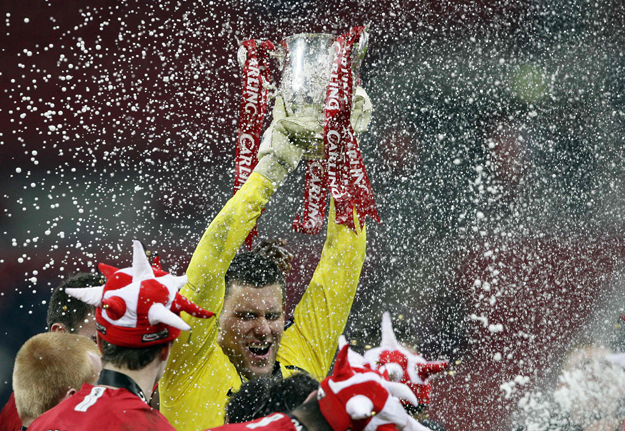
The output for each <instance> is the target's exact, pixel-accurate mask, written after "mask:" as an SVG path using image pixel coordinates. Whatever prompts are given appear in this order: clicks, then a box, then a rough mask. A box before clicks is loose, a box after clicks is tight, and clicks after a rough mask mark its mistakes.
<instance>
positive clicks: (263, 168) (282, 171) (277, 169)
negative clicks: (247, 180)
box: [254, 154, 289, 190]
mask: <svg viewBox="0 0 625 431" xmlns="http://www.w3.org/2000/svg"><path fill="white" fill-rule="evenodd" d="M254 172H256V173H258V174H261V175H262V176H263V177H265V178H266V179H268V180H269V181H271V184H272V185H273V188H274V190H277V189H278V187H280V186H281V185H282V182H283V181H284V179H285V178H286V176H287V175H288V174H289V171H288V170H287V168H286V167H284V165H282V164H281V163H280V162H279V161H278V159H276V158H275V157H274V156H273V155H272V154H267V155H266V156H265V157H263V158H262V159H261V160H260V161H259V162H258V164H257V165H256V167H255V168H254Z"/></svg>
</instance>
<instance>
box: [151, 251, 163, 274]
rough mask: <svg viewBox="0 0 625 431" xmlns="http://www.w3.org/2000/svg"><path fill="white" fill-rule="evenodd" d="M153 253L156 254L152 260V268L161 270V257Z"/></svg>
mask: <svg viewBox="0 0 625 431" xmlns="http://www.w3.org/2000/svg"><path fill="white" fill-rule="evenodd" d="M155 254H156V257H155V258H154V260H153V261H152V268H154V269H158V270H159V271H162V270H163V267H162V266H161V257H160V256H159V255H158V254H157V253H155Z"/></svg>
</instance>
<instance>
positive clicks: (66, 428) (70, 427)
mask: <svg viewBox="0 0 625 431" xmlns="http://www.w3.org/2000/svg"><path fill="white" fill-rule="evenodd" d="M101 429H106V430H111V431H120V430H139V431H140V430H145V431H148V430H158V431H160V430H162V431H175V429H174V427H172V426H171V425H170V424H169V422H167V419H165V417H164V416H163V415H162V414H160V413H159V412H158V411H157V410H154V409H153V408H151V407H150V406H149V405H147V404H146V403H145V401H143V400H142V399H141V398H139V397H138V396H137V395H135V394H133V393H132V392H130V391H128V390H127V389H122V388H118V389H111V388H105V387H103V386H93V385H90V384H87V383H85V384H83V386H82V388H81V389H80V392H78V393H76V394H75V395H74V396H71V397H69V398H68V399H66V400H65V401H63V402H62V403H61V404H59V405H58V406H56V407H54V408H53V409H51V410H48V411H47V412H45V413H44V414H43V415H41V416H39V417H38V418H37V419H36V420H35V421H34V422H33V423H32V425H31V426H29V427H28V431H50V430H58V431H83V430H84V431H92V430H101Z"/></svg>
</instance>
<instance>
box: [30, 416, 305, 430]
mask: <svg viewBox="0 0 625 431" xmlns="http://www.w3.org/2000/svg"><path fill="white" fill-rule="evenodd" d="M296 423H297V425H296ZM296 423H294V422H293V421H292V419H291V418H290V417H288V416H287V415H285V414H284V413H274V414H271V415H269V416H265V417H264V418H260V419H256V420H255V421H252V422H244V423H242V424H228V425H222V426H220V427H217V428H212V429H211V430H207V431H302V427H301V425H300V424H299V422H296ZM28 431H31V430H30V428H28Z"/></svg>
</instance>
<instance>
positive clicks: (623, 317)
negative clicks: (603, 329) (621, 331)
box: [621, 314, 625, 322]
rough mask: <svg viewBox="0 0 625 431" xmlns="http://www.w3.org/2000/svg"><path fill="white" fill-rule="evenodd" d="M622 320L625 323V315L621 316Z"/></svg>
mask: <svg viewBox="0 0 625 431" xmlns="http://www.w3.org/2000/svg"><path fill="white" fill-rule="evenodd" d="M621 319H622V320H623V322H625V314H621Z"/></svg>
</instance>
